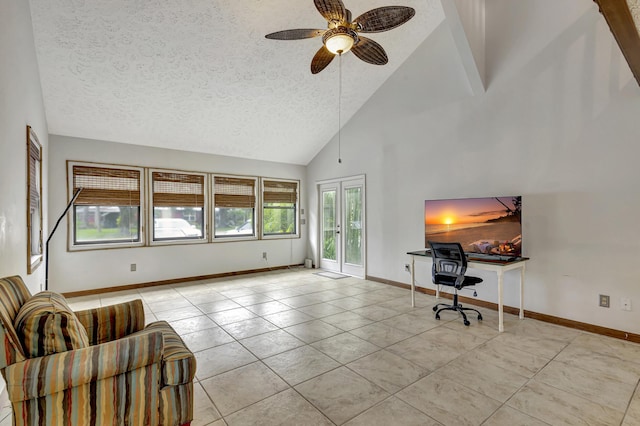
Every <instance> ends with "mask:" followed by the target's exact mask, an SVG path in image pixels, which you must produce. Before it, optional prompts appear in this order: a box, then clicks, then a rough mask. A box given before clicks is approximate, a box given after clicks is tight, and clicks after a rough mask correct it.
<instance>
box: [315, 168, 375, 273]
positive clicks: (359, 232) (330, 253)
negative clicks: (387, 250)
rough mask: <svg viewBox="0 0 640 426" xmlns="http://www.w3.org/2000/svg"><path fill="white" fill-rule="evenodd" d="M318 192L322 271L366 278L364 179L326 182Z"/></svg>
mask: <svg viewBox="0 0 640 426" xmlns="http://www.w3.org/2000/svg"><path fill="white" fill-rule="evenodd" d="M318 192H319V196H320V199H319V203H318V205H319V206H320V214H319V217H320V234H319V235H320V268H322V269H326V270H330V271H334V272H340V273H344V274H348V275H353V276H356V277H361V278H364V277H365V275H366V252H365V247H366V244H365V241H366V240H365V237H366V235H365V229H366V227H365V179H364V176H362V177H356V178H347V179H340V180H335V181H331V182H326V183H322V184H320V185H319V191H318Z"/></svg>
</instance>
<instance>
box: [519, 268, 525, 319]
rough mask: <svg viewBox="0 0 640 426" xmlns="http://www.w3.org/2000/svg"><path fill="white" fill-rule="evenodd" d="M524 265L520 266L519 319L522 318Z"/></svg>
mask: <svg viewBox="0 0 640 426" xmlns="http://www.w3.org/2000/svg"><path fill="white" fill-rule="evenodd" d="M524 265H525V264H524V262H523V263H522V268H520V319H524Z"/></svg>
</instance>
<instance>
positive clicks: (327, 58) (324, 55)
mask: <svg viewBox="0 0 640 426" xmlns="http://www.w3.org/2000/svg"><path fill="white" fill-rule="evenodd" d="M334 57H335V55H334V54H333V53H331V52H329V50H327V48H326V47H324V45H323V46H322V47H321V48H320V50H318V51H317V52H316V54H315V56H314V57H313V59H312V60H311V74H318V73H319V72H320V71H322V70H323V69H325V68H326V67H327V65H329V64H330V63H331V61H333V58H334Z"/></svg>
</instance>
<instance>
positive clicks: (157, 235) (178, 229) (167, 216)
mask: <svg viewBox="0 0 640 426" xmlns="http://www.w3.org/2000/svg"><path fill="white" fill-rule="evenodd" d="M151 182H152V183H151V184H152V188H153V201H152V202H153V241H163V240H166V241H168V240H203V239H204V238H205V235H206V233H205V209H204V206H205V196H204V194H205V184H204V182H205V175H204V174H187V173H174V172H165V171H153V172H152V173H151Z"/></svg>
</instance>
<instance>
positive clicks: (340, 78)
mask: <svg viewBox="0 0 640 426" xmlns="http://www.w3.org/2000/svg"><path fill="white" fill-rule="evenodd" d="M341 133H342V51H338V164H342V155H341V154H342V145H341V142H342V141H341V140H340V134H341Z"/></svg>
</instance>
